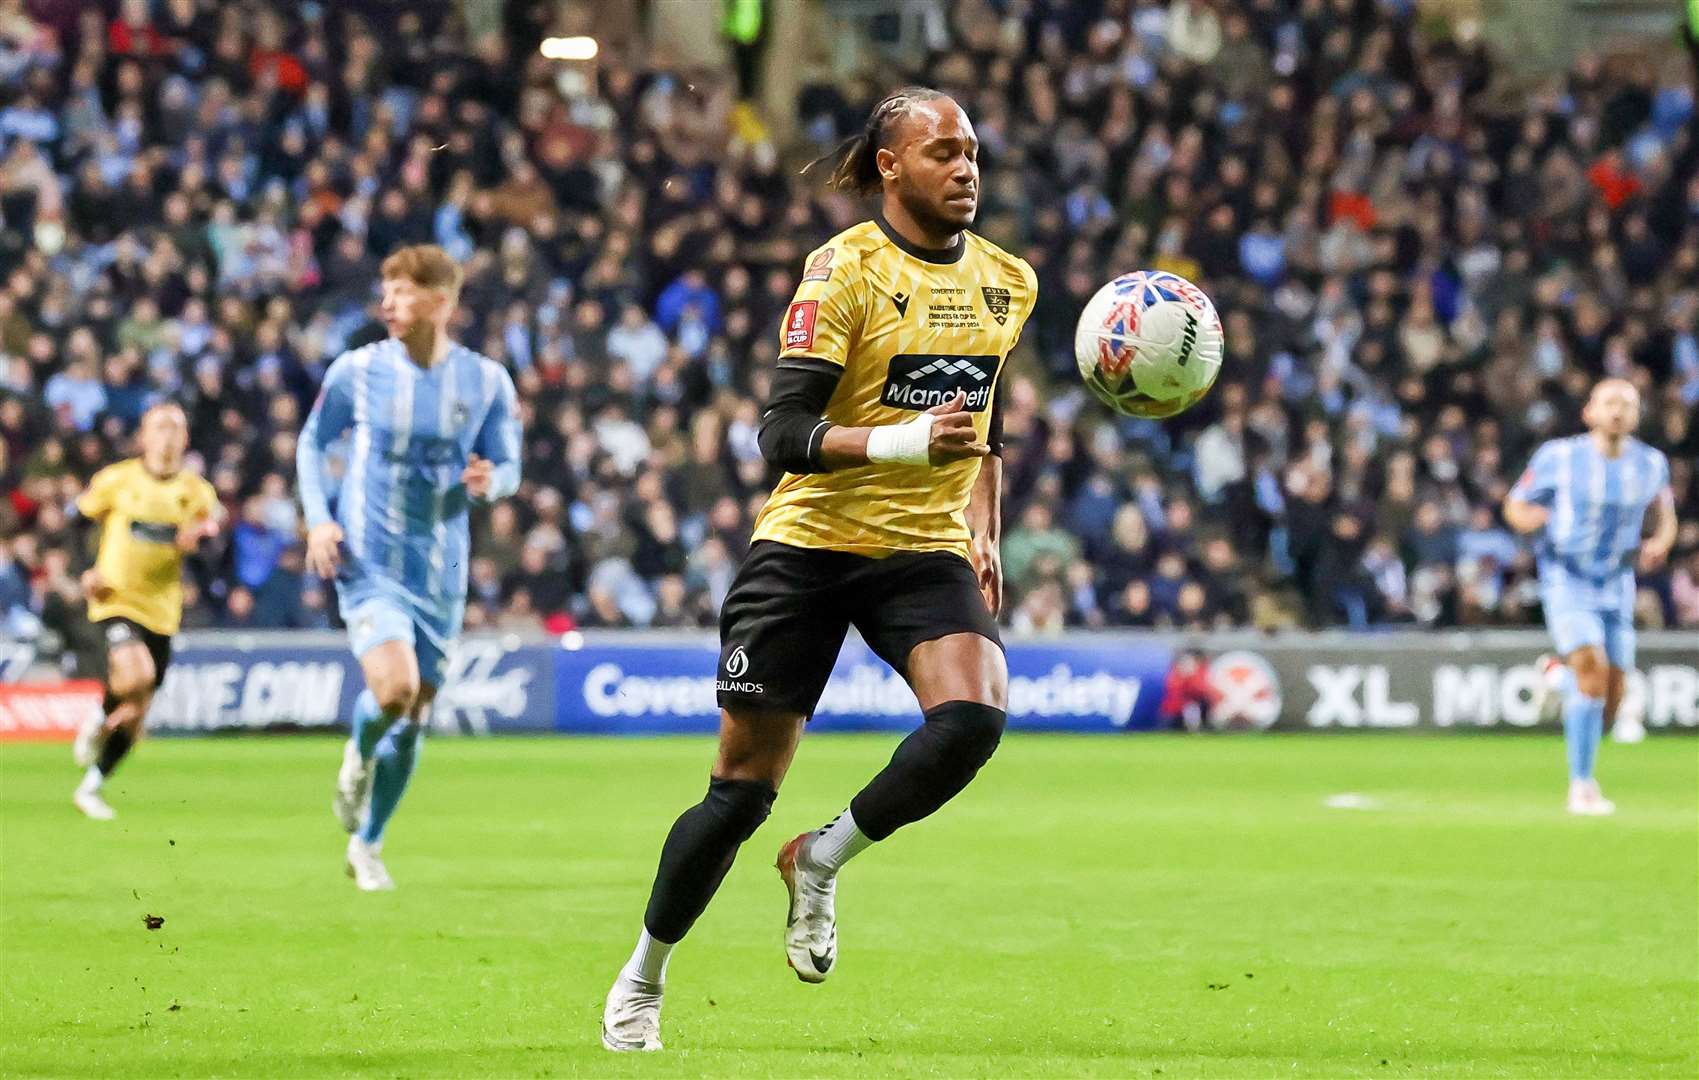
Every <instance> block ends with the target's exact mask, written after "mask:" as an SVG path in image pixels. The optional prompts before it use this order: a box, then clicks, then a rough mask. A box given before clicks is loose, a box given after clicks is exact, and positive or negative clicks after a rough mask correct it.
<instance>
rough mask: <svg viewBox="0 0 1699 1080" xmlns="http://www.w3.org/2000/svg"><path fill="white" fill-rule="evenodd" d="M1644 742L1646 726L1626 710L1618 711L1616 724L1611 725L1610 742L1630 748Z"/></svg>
mask: <svg viewBox="0 0 1699 1080" xmlns="http://www.w3.org/2000/svg"><path fill="white" fill-rule="evenodd" d="M1645 741H1646V725H1645V723H1644V722H1642V721H1641V719H1640V717H1638V716H1636V715H1634V714H1632V713H1630V712H1628V711H1626V710H1619V711H1618V712H1617V714H1616V723H1614V724H1612V725H1611V742H1613V743H1618V744H1620V745H1623V746H1631V745H1633V744H1634V743H1641V742H1645Z"/></svg>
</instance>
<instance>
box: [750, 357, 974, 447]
mask: <svg viewBox="0 0 1699 1080" xmlns="http://www.w3.org/2000/svg"><path fill="white" fill-rule="evenodd" d="M843 373H844V369H843V368H841V367H839V366H838V365H836V364H834V363H831V362H829V361H826V360H820V359H816V358H815V357H811V356H801V357H796V358H793V359H787V360H781V361H779V366H778V370H777V371H776V372H775V373H774V375H773V387H772V396H771V397H770V398H769V399H768V401H767V409H766V411H765V412H763V413H762V414H761V430H760V434H759V436H758V441H759V443H760V446H761V456H762V457H765V458H766V459H767V461H768V462H769V463H771V464H773V465H776V466H778V467H779V468H781V469H783V470H784V471H785V472H789V473H819V472H827V471H829V470H828V469H827V468H826V467H825V466H824V465H823V464H821V462H820V446H821V444H822V443H823V442H824V441H825V438H826V432H827V431H829V430H830V429H831V428H832V427H833V426H834V425H833V424H832V423H831V421H828V420H822V419H821V418H820V414H821V413H822V412H825V411H826V403H827V402H829V401H831V400H832V392H833V391H834V390H836V389H837V388H838V380H839V379H840V378H842V377H843ZM986 442H987V443H988V444H989V445H990V447H991V452H992V453H993V454H995V455H997V456H998V457H1002V456H1003V388H1002V387H1001V386H999V387H998V388H997V393H996V396H995V397H993V398H992V402H991V425H990V430H989V432H988V433H987V435H986Z"/></svg>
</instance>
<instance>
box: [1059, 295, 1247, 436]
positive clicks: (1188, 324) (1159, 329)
mask: <svg viewBox="0 0 1699 1080" xmlns="http://www.w3.org/2000/svg"><path fill="white" fill-rule="evenodd" d="M1222 342H1223V335H1222V333H1221V316H1219V315H1217V314H1216V313H1215V305H1214V304H1212V303H1211V302H1210V299H1209V297H1207V296H1205V295H1204V294H1203V290H1202V289H1200V288H1198V287H1197V286H1196V285H1193V284H1192V283H1191V282H1189V281H1187V280H1186V279H1185V278H1183V277H1180V276H1179V275H1178V274H1170V273H1168V272H1167V271H1164V270H1135V271H1133V272H1132V273H1130V274H1122V275H1121V276H1120V277H1118V278H1116V279H1115V280H1114V281H1111V282H1110V283H1109V284H1107V285H1105V286H1103V288H1101V289H1099V290H1097V293H1096V295H1094V296H1093V297H1092V298H1091V299H1090V300H1088V301H1086V305H1085V310H1084V311H1082V312H1080V321H1079V326H1078V327H1077V328H1076V329H1075V330H1074V359H1075V361H1076V362H1077V363H1078V364H1079V366H1080V377H1081V378H1082V379H1084V380H1085V384H1086V386H1087V387H1089V388H1090V389H1091V392H1092V393H1094V394H1096V395H1097V396H1098V397H1099V398H1101V399H1102V401H1103V403H1104V404H1105V405H1107V406H1109V407H1110V408H1111V409H1114V410H1115V411H1116V412H1118V413H1121V414H1122V415H1124V416H1139V417H1145V418H1149V419H1157V420H1160V419H1162V418H1164V417H1169V416H1175V415H1177V414H1179V413H1182V412H1184V411H1185V410H1187V409H1189V408H1191V407H1192V406H1193V405H1195V404H1197V402H1198V400H1199V399H1201V398H1202V397H1203V396H1204V394H1206V393H1208V392H1209V388H1210V387H1211V386H1213V385H1214V384H1215V377H1216V375H1218V374H1219V373H1220V372H1221V351H1222Z"/></svg>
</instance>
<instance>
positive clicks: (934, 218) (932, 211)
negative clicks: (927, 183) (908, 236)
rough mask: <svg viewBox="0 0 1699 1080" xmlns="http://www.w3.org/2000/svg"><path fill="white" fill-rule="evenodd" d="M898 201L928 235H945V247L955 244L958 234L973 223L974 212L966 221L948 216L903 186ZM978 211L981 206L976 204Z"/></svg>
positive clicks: (898, 191) (976, 210)
mask: <svg viewBox="0 0 1699 1080" xmlns="http://www.w3.org/2000/svg"><path fill="white" fill-rule="evenodd" d="M897 201H898V202H900V203H902V204H903V209H904V210H907V211H908V215H909V217H911V218H913V219H914V223H915V224H916V225H919V226H920V227H921V228H922V229H924V230H926V233H927V235H929V236H941V237H943V238H944V243H943V246H944V247H952V246H954V244H955V240H956V237H957V235H958V234H960V233H961V232H962V231H963V230H964V229H966V228H967V227H968V226H969V225H972V224H973V214H969V215H968V217H967V220H965V221H956V220H954V219H952V218H947V217H945V216H944V215H942V214H940V213H939V212H938V210H937V208H935V207H934V206H933V205H932V204H931V203H929V202H926V201H925V200H923V199H921V198H920V197H919V196H918V195H916V194H914V193H913V192H909V191H905V190H903V189H902V188H898V189H897ZM978 211H979V206H978V204H975V205H974V212H975V213H978Z"/></svg>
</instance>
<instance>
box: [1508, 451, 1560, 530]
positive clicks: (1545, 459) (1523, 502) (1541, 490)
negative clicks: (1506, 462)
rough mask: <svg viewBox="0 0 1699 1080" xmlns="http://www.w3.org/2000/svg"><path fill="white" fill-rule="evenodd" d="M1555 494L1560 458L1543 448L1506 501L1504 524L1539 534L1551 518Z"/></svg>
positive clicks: (1511, 490)
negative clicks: (1551, 504)
mask: <svg viewBox="0 0 1699 1080" xmlns="http://www.w3.org/2000/svg"><path fill="white" fill-rule="evenodd" d="M1556 494H1557V455H1556V454H1555V453H1554V452H1553V451H1552V449H1551V447H1550V446H1549V445H1548V446H1542V447H1540V448H1539V449H1538V450H1536V451H1534V460H1532V461H1530V462H1529V463H1528V468H1527V470H1526V471H1525V472H1523V474H1522V477H1521V479H1519V480H1517V481H1516V483H1515V485H1514V486H1512V487H1511V489H1510V492H1509V494H1507V495H1506V496H1505V497H1504V520H1505V521H1506V522H1508V523H1509V525H1510V527H1511V528H1512V529H1515V530H1516V531H1517V532H1519V533H1532V532H1538V531H1540V530H1541V529H1543V528H1545V527H1546V521H1547V519H1548V518H1550V517H1551V509H1550V505H1549V504H1550V503H1551V501H1552V499H1553V497H1554V496H1555V495H1556Z"/></svg>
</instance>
